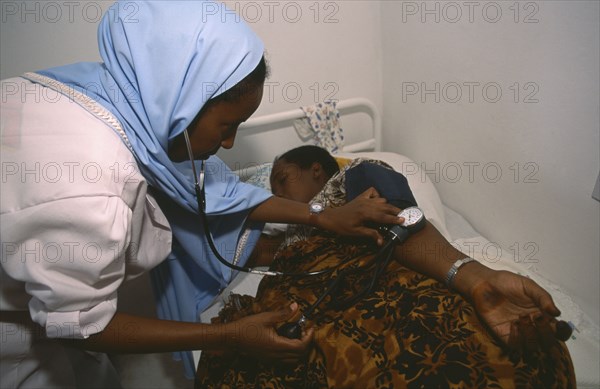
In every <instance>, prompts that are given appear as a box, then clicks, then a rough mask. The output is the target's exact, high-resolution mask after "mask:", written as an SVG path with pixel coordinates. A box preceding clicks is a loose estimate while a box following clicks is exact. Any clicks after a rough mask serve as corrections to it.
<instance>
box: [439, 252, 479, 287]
mask: <svg viewBox="0 0 600 389" xmlns="http://www.w3.org/2000/svg"><path fill="white" fill-rule="evenodd" d="M473 261H475V262H476V260H475V259H473V258H471V257H466V258H463V259H459V260H458V261H456V262H454V264H453V265H452V267H451V268H450V270H448V273H446V279H445V280H444V282H445V283H446V286H447V287H448V289H452V282H453V281H454V277H456V274H457V273H458V269H459V268H460V267H461V266H462V265H464V264H466V263H469V262H473Z"/></svg>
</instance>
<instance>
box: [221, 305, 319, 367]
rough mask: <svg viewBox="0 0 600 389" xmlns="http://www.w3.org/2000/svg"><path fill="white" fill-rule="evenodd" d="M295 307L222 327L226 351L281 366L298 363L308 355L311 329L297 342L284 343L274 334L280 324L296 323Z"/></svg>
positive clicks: (312, 332)
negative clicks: (265, 360)
mask: <svg viewBox="0 0 600 389" xmlns="http://www.w3.org/2000/svg"><path fill="white" fill-rule="evenodd" d="M298 318H299V314H298V304H296V303H293V304H292V305H291V306H290V307H289V308H287V309H283V310H280V311H275V312H262V313H258V314H255V315H251V316H246V317H244V318H242V319H239V320H236V321H234V322H231V323H227V324H224V325H223V326H224V327H225V328H224V331H227V333H228V334H230V335H229V336H228V337H227V343H226V345H224V346H225V348H226V349H228V350H230V351H235V352H236V353H237V352H239V353H242V354H246V355H249V356H251V357H257V358H261V359H268V360H272V361H275V362H281V363H294V362H297V361H298V360H301V359H302V358H303V357H304V356H305V355H306V354H307V352H308V351H309V347H310V344H311V342H312V340H313V336H314V329H313V328H311V329H308V330H307V331H305V332H304V333H303V334H302V338H301V339H288V338H285V337H282V336H279V335H278V334H277V332H276V329H277V327H278V326H280V325H281V324H282V323H283V322H286V321H290V320H293V319H295V320H298Z"/></svg>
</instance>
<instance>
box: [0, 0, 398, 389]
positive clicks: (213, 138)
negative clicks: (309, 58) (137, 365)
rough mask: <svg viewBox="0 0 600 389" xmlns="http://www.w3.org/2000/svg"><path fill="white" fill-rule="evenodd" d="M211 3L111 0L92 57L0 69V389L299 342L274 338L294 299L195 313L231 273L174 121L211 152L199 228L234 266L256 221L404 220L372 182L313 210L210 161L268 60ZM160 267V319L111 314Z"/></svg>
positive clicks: (104, 381) (361, 227) (362, 225)
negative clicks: (242, 312) (217, 321)
mask: <svg viewBox="0 0 600 389" xmlns="http://www.w3.org/2000/svg"><path fill="white" fill-rule="evenodd" d="M209 9H211V10H214V9H222V7H221V6H220V5H217V4H213V3H209V2H204V1H182V2H177V3H175V2H162V1H150V2H132V1H123V2H118V3H116V4H115V5H114V6H112V7H111V11H110V12H108V13H107V14H106V15H105V16H104V17H103V19H102V20H101V22H100V25H99V30H98V40H99V48H100V54H101V57H102V62H101V63H77V64H73V65H68V66H62V67H58V68H53V69H48V70H44V71H39V72H36V73H27V74H25V75H23V76H22V77H17V78H12V79H8V80H3V81H2V98H3V101H2V115H1V116H2V139H1V141H2V157H1V158H2V172H3V175H2V193H1V195H2V199H1V220H0V223H1V236H2V252H1V255H2V256H1V262H0V264H1V268H0V281H1V293H0V310H1V315H2V316H1V317H0V324H1V336H2V347H1V350H0V353H1V354H0V362H1V364H0V366H1V367H0V369H1V370H0V387H2V388H13V387H45V388H50V387H76V386H82V385H87V384H90V382H91V383H93V384H94V385H96V386H98V387H118V386H119V383H118V378H117V376H116V374H115V371H114V368H113V367H112V366H111V364H110V363H109V361H108V359H107V358H106V355H105V354H104V353H106V352H111V353H113V352H116V353H118V352H126V353H140V352H165V351H185V350H196V349H213V350H219V349H231V348H236V349H239V350H241V351H243V352H246V353H248V354H251V355H254V356H257V357H264V358H273V359H276V358H285V359H290V358H291V359H293V358H299V357H300V356H301V355H303V353H305V351H306V350H307V347H308V345H309V343H310V341H311V337H312V332H311V331H308V332H306V333H305V334H304V335H303V337H302V339H299V340H298V339H296V340H291V339H287V338H283V337H280V336H278V335H277V334H276V332H275V326H276V323H279V322H283V321H286V320H287V319H289V318H290V317H291V316H292V315H294V314H295V313H296V310H297V305H296V304H293V303H291V304H290V306H288V307H282V308H281V310H280V311H276V312H267V313H262V314H258V315H254V316H250V317H247V318H244V319H242V320H239V321H236V322H232V323H227V324H223V325H208V324H201V323H197V318H198V314H199V313H200V312H201V311H202V310H204V309H205V308H206V307H207V306H208V305H209V304H210V303H211V301H212V300H213V298H214V297H215V296H216V295H217V294H218V293H219V291H220V290H221V289H222V288H223V287H225V286H226V285H227V283H228V282H229V281H230V280H231V278H232V271H231V270H230V269H229V268H227V267H226V266H223V265H221V264H220V263H219V262H218V261H217V260H216V259H215V257H214V254H213V252H212V251H211V250H210V248H209V247H208V245H207V242H206V238H205V235H206V231H204V230H203V227H202V223H201V221H200V218H199V214H198V205H197V199H196V193H195V191H194V185H193V184H194V177H193V173H192V168H191V163H190V161H189V160H186V158H187V152H186V149H187V145H186V142H185V139H184V138H183V132H184V130H186V129H187V130H188V133H189V138H190V139H189V143H190V145H191V153H192V154H193V156H194V158H195V159H196V160H206V175H207V176H206V213H207V215H208V221H209V225H210V230H211V231H210V232H211V234H212V236H213V238H214V240H215V244H216V247H217V248H218V249H219V250H220V251H221V253H222V254H223V255H225V256H226V257H228V258H233V259H234V260H235V262H236V263H237V264H243V263H244V262H245V261H246V260H247V257H248V256H249V254H250V253H251V251H252V248H253V246H254V244H255V242H256V240H257V238H258V236H259V234H260V231H261V229H262V225H263V223H264V222H289V223H296V224H298V223H302V224H311V225H315V226H318V227H321V228H325V229H329V230H332V231H335V232H337V233H342V234H345V235H362V236H368V237H371V238H373V239H377V240H380V239H381V237H380V236H379V234H378V232H377V231H376V230H374V229H371V228H368V227H366V223H368V222H376V223H387V224H389V223H398V222H401V220H399V219H398V217H396V215H397V214H398V212H399V209H398V208H396V207H394V206H392V205H389V204H387V203H386V202H385V200H384V199H381V198H379V197H378V196H377V193H376V192H375V191H373V190H369V191H367V192H365V193H364V194H363V195H362V196H360V198H358V199H357V200H355V201H353V202H351V203H349V204H348V205H346V206H344V207H341V208H337V209H326V210H325V211H324V212H322V213H320V214H311V213H310V212H309V209H308V205H307V204H303V203H300V202H295V201H291V200H285V199H282V198H277V197H273V196H271V194H270V193H268V192H266V191H263V190H261V189H258V188H255V187H253V186H249V185H246V184H243V183H241V182H239V180H238V179H237V178H236V176H235V175H234V174H232V173H231V171H230V170H229V169H228V168H227V166H226V165H225V164H224V163H223V162H222V161H221V160H220V159H218V158H217V157H215V156H214V154H215V153H216V152H217V150H219V148H221V147H223V148H231V147H233V143H234V139H235V135H236V131H237V128H238V126H239V125H240V124H241V123H243V122H244V121H245V120H247V119H248V118H249V117H250V116H251V115H252V114H253V113H254V111H255V110H256V109H257V108H258V106H259V104H260V102H261V98H262V89H263V84H264V81H265V77H266V76H267V67H266V64H265V61H264V57H263V55H264V48H263V44H262V42H261V41H260V39H259V38H258V37H257V36H256V35H255V34H254V33H253V32H252V31H251V30H250V29H249V28H248V27H247V25H246V24H244V23H243V22H240V21H239V20H236V19H235V18H232V17H229V18H226V17H222V15H220V14H219V13H214V12H206V11H207V10H209ZM132 11H135V12H132ZM230 16H231V15H230ZM159 264H160V265H159ZM157 265H158V267H157ZM155 267H156V269H155V271H154V272H153V281H154V286H155V292H156V294H157V296H158V299H159V301H158V303H159V316H160V317H161V319H162V320H160V319H154V318H142V317H135V316H130V315H126V314H124V313H118V312H117V311H116V309H117V304H118V300H117V292H118V290H119V287H120V286H121V285H122V283H123V282H125V281H126V280H128V279H131V278H134V277H136V276H138V275H140V274H141V273H143V272H146V271H149V270H150V269H152V268H155ZM90 351H96V353H93V352H90ZM188 363H189V359H188Z"/></svg>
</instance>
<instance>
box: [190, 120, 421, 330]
mask: <svg viewBox="0 0 600 389" xmlns="http://www.w3.org/2000/svg"><path fill="white" fill-rule="evenodd" d="M183 134H184V137H185V143H186V145H187V152H188V156H189V158H190V162H191V164H192V172H193V174H194V190H195V192H196V200H197V202H198V213H199V214H200V218H201V219H202V224H203V226H204V232H205V235H206V240H207V241H208V245H209V247H210V249H211V251H212V253H213V254H214V256H215V257H216V258H217V260H218V261H219V262H221V263H222V264H223V265H225V266H227V267H228V268H230V269H233V270H237V271H242V272H245V273H251V274H258V275H262V276H287V277H309V276H319V275H324V274H328V273H331V272H333V271H335V270H337V269H339V268H340V267H341V266H343V265H345V264H348V263H349V262H352V261H353V260H354V258H351V259H348V260H345V261H344V262H342V263H340V264H338V265H336V266H332V267H330V268H327V269H324V270H319V271H313V272H302V273H287V272H280V271H271V270H259V269H255V268H251V267H246V266H238V265H235V264H233V263H231V262H229V261H228V260H227V259H225V258H223V256H222V255H221V254H220V253H219V251H218V250H217V247H216V245H215V243H214V241H213V238H212V235H211V233H210V229H209V225H208V218H207V216H206V191H205V178H206V174H205V170H204V165H205V160H201V162H200V174H199V175H198V173H197V171H196V164H195V163H194V155H193V153H192V145H191V142H190V138H189V135H188V131H187V129H185V130H184V131H183ZM398 216H403V217H404V218H405V223H403V225H394V226H392V227H390V228H387V227H382V228H380V230H381V232H384V233H386V236H387V238H386V240H385V243H384V244H383V246H382V247H381V248H380V249H379V251H378V252H377V254H376V255H375V256H374V257H373V260H372V263H376V264H377V265H376V268H375V272H374V274H373V278H372V279H371V282H370V284H369V285H368V287H367V288H365V289H363V291H362V292H360V293H358V294H357V295H355V296H353V297H352V298H351V299H349V300H347V301H345V302H340V301H338V302H337V305H338V306H349V305H351V304H354V303H356V302H357V301H359V300H360V299H361V298H362V297H364V296H365V295H367V294H368V293H370V292H371V291H372V289H373V287H374V286H375V284H376V282H377V280H378V279H379V277H380V276H381V274H382V273H383V271H384V270H385V268H386V267H387V265H388V264H389V261H390V259H391V258H392V253H393V251H394V250H393V249H394V246H395V245H396V244H401V243H403V242H404V241H405V240H406V239H407V238H408V236H409V235H410V234H411V233H413V232H416V231H418V230H420V229H421V228H422V227H424V225H425V218H424V216H423V213H422V211H421V210H420V209H419V208H417V207H409V208H406V209H404V210H403V211H402V212H401V213H400V214H399V215H398ZM361 269H362V267H361ZM351 270H352V269H350V268H346V269H343V270H340V271H339V272H338V275H337V276H336V277H334V278H333V279H332V280H331V281H330V283H329V284H328V285H327V287H326V288H325V291H324V292H323V293H322V294H321V295H320V296H319V297H318V298H317V300H316V301H315V302H314V303H313V304H311V305H310V306H309V307H308V308H307V309H306V310H304V313H303V314H302V316H301V317H300V319H299V320H298V321H296V322H289V323H285V324H283V325H282V326H281V327H279V328H278V329H277V333H278V334H279V335H281V336H285V337H287V338H292V339H300V338H301V337H302V331H303V329H304V326H305V325H306V322H307V321H308V320H309V319H310V317H311V316H312V313H313V312H314V310H315V309H316V308H317V306H319V305H320V304H321V302H322V301H323V300H324V299H325V297H327V296H328V295H330V294H331V293H332V292H333V291H334V290H335V289H336V288H337V287H338V286H339V284H340V282H341V280H342V279H343V278H345V275H346V274H348V272H350V271H351Z"/></svg>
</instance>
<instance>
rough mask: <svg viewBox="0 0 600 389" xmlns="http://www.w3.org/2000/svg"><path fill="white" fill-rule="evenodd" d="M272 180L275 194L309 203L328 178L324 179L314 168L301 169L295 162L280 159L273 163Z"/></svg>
mask: <svg viewBox="0 0 600 389" xmlns="http://www.w3.org/2000/svg"><path fill="white" fill-rule="evenodd" d="M319 167H320V165H319ZM270 181H271V191H272V192H273V194H274V195H275V196H278V197H283V198H286V199H290V200H295V201H300V202H303V203H308V202H309V201H310V200H311V199H312V198H313V197H314V196H315V195H316V194H317V193H319V191H320V190H321V189H322V188H323V185H324V184H325V181H326V180H325V181H323V180H322V179H321V178H320V176H319V175H318V174H315V171H314V170H313V169H301V168H300V167H299V166H298V165H296V164H294V163H289V162H286V161H283V160H279V161H277V162H275V164H274V165H273V170H272V171H271V177H270Z"/></svg>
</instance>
